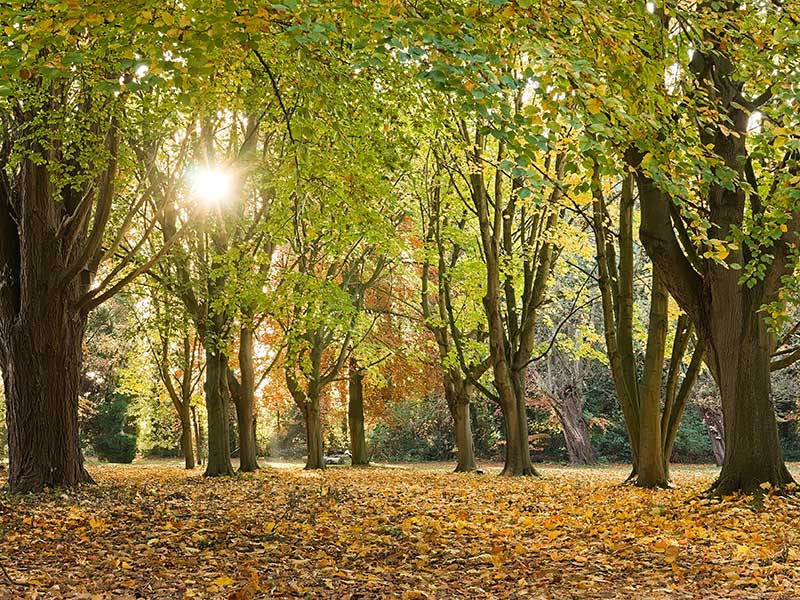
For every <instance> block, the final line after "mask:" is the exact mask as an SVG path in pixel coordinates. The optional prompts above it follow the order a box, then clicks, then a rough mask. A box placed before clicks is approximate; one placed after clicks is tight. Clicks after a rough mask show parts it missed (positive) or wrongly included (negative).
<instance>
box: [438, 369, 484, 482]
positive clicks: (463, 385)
mask: <svg viewBox="0 0 800 600" xmlns="http://www.w3.org/2000/svg"><path fill="white" fill-rule="evenodd" d="M444 395H445V399H446V400H447V408H448V409H449V410H450V416H451V417H452V418H453V427H454V430H455V438H456V460H457V463H456V468H455V472H456V473H465V472H469V471H475V470H476V468H477V467H476V466H475V446H474V442H473V439H472V423H471V422H470V414H469V413H470V410H469V406H470V400H471V396H472V385H470V383H469V382H468V381H466V379H464V378H463V376H461V374H460V373H458V372H456V373H452V372H446V373H445V376H444Z"/></svg>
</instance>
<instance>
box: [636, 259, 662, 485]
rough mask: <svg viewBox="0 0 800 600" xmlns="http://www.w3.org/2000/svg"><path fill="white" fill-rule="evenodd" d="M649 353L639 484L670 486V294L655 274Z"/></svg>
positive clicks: (643, 393) (641, 388)
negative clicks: (664, 418)
mask: <svg viewBox="0 0 800 600" xmlns="http://www.w3.org/2000/svg"><path fill="white" fill-rule="evenodd" d="M652 286H653V287H652V290H651V294H650V318H649V321H648V327H647V351H646V353H645V362H644V372H643V373H642V380H641V384H640V386H639V452H638V464H637V473H636V485H637V486H639V487H667V486H668V485H669V482H668V481H667V473H666V471H665V468H664V447H663V444H662V440H661V382H662V379H663V368H664V355H665V342H666V339H667V313H668V304H669V295H668V294H667V288H666V286H665V285H664V284H663V283H662V282H661V280H660V279H659V278H658V277H657V276H656V275H653V278H652Z"/></svg>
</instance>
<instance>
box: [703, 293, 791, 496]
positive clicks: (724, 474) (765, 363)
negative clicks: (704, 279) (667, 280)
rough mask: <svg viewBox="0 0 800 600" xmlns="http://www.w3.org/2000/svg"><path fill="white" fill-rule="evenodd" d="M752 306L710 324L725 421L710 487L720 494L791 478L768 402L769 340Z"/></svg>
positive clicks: (714, 362)
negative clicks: (717, 465)
mask: <svg viewBox="0 0 800 600" xmlns="http://www.w3.org/2000/svg"><path fill="white" fill-rule="evenodd" d="M740 289H743V288H740ZM742 295H744V296H747V294H746V293H743V294H742ZM751 308H752V310H749V311H746V312H745V311H743V313H744V314H742V315H741V317H742V319H741V320H740V321H727V324H726V325H725V326H723V320H724V317H723V318H722V319H719V318H718V319H714V320H713V321H712V326H711V328H710V329H711V331H710V334H711V336H712V339H711V343H710V345H711V347H712V348H713V353H712V356H713V359H712V360H713V364H714V366H713V368H712V369H711V372H712V374H713V375H714V376H715V379H716V381H717V385H718V386H719V391H720V396H721V399H722V412H723V419H724V423H725V431H724V440H725V457H724V459H723V463H722V471H721V472H720V475H719V478H718V479H717V481H716V482H715V483H714V486H713V490H714V491H715V492H717V493H720V494H729V493H731V492H734V491H737V490H742V491H746V492H752V491H758V489H759V486H760V485H761V484H762V483H769V484H771V485H772V486H774V487H783V486H784V485H786V484H788V483H790V482H792V476H791V475H790V474H789V471H788V470H787V469H786V466H785V464H784V462H783V454H782V452H781V448H780V444H779V442H778V427H777V423H776V420H775V407H774V405H773V402H772V393H771V392H772V391H771V383H770V369H769V363H770V357H771V347H772V340H771V337H770V334H769V332H768V330H767V325H766V323H765V322H764V319H763V317H762V315H761V313H760V312H759V311H758V310H757V308H758V307H751ZM732 323H741V325H740V326H739V327H733V326H731V324H732Z"/></svg>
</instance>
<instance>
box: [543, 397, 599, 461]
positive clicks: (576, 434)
mask: <svg viewBox="0 0 800 600" xmlns="http://www.w3.org/2000/svg"><path fill="white" fill-rule="evenodd" d="M551 406H552V407H553V410H554V411H555V413H556V415H557V416H558V420H559V422H560V423H561V429H562V430H563V432H564V442H565V444H566V446H567V455H568V456H569V464H571V465H594V464H597V458H596V457H595V455H594V450H593V449H592V435H591V433H590V432H589V426H588V425H587V424H586V419H585V418H584V417H583V398H582V396H581V394H580V390H577V389H576V388H575V386H574V385H571V386H569V387H568V388H566V389H565V390H564V392H563V394H562V395H561V397H560V398H559V399H558V401H557V402H552V403H551Z"/></svg>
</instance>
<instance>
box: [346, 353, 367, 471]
mask: <svg viewBox="0 0 800 600" xmlns="http://www.w3.org/2000/svg"><path fill="white" fill-rule="evenodd" d="M347 389H348V398H347V424H348V428H349V430H350V458H351V459H352V464H353V466H356V465H368V464H369V455H368V453H367V439H366V436H365V434H364V376H363V375H362V373H361V371H359V370H358V366H357V365H356V364H355V362H353V361H351V363H350V371H349V374H348V388H347Z"/></svg>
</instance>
